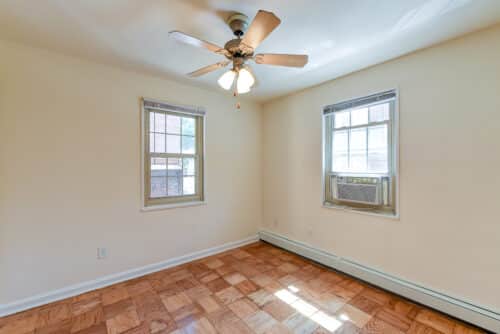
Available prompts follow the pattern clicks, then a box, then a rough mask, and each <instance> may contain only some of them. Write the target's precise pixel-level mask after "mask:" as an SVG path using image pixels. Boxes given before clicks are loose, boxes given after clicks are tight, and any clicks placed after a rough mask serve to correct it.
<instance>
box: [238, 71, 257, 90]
mask: <svg viewBox="0 0 500 334" xmlns="http://www.w3.org/2000/svg"><path fill="white" fill-rule="evenodd" d="M238 84H241V85H242V86H248V87H252V86H253V85H254V84H255V78H254V76H253V74H252V72H250V71H249V70H248V69H246V68H245V67H243V68H241V69H240V70H239V72H238Z"/></svg>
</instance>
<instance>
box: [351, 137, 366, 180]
mask: <svg viewBox="0 0 500 334" xmlns="http://www.w3.org/2000/svg"><path fill="white" fill-rule="evenodd" d="M350 131H351V140H350V155H349V170H350V171H352V172H364V171H366V167H367V166H366V165H367V161H366V154H367V147H366V128H361V129H353V130H350Z"/></svg>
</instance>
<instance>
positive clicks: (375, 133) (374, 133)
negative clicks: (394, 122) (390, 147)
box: [368, 124, 388, 150]
mask: <svg viewBox="0 0 500 334" xmlns="http://www.w3.org/2000/svg"><path fill="white" fill-rule="evenodd" d="M387 139H388V138H387V124H382V125H377V126H371V127H369V128H368V148H369V149H370V150H373V149H384V150H387V142H388V140H387Z"/></svg>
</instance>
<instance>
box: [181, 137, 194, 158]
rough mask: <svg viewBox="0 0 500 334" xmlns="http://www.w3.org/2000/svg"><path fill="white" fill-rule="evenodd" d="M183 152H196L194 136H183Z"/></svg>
mask: <svg viewBox="0 0 500 334" xmlns="http://www.w3.org/2000/svg"><path fill="white" fill-rule="evenodd" d="M182 153H185V154H194V153H195V145H194V137H190V136H182Z"/></svg>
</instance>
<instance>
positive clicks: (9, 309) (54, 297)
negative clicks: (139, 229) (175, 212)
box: [0, 235, 259, 317]
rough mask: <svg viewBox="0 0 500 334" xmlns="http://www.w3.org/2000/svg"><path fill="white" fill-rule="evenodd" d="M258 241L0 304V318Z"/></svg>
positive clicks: (241, 242) (240, 242)
mask: <svg viewBox="0 0 500 334" xmlns="http://www.w3.org/2000/svg"><path fill="white" fill-rule="evenodd" d="M258 240H259V237H258V236H257V235H254V236H251V237H248V238H245V239H241V240H237V241H232V242H228V243H226V244H223V245H220V246H215V247H211V248H207V249H204V250H201V251H197V252H193V253H190V254H186V255H183V256H179V257H175V258H172V259H169V260H166V261H162V262H158V263H154V264H149V265H146V266H144V267H140V268H135V269H131V270H127V271H123V272H119V273H115V274H111V275H107V276H104V277H101V278H97V279H95V280H92V281H87V282H82V283H78V284H74V285H70V286H67V287H64V288H62V289H57V290H53V291H49V292H46V293H42V294H38V295H35V296H32V297H28V298H25V299H21V300H17V301H15V302H12V303H8V304H0V317H3V316H7V315H10V314H14V313H17V312H21V311H24V310H28V309H30V308H33V307H37V306H40V305H44V304H47V303H51V302H55V301H58V300H62V299H65V298H69V297H73V296H77V295H79V294H82V293H84V292H88V291H92V290H95V289H100V288H104V287H106V286H109V285H112V284H116V283H120V282H123V281H127V280H130V279H133V278H136V277H140V276H144V275H147V274H151V273H154V272H157V271H160V270H164V269H168V268H171V267H175V266H178V265H180V264H183V263H187V262H190V261H194V260H197V259H201V258H203V257H207V256H210V255H215V254H218V253H222V252H224V251H227V250H230V249H233V248H237V247H241V246H244V245H247V244H250V243H253V242H256V241H258Z"/></svg>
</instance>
